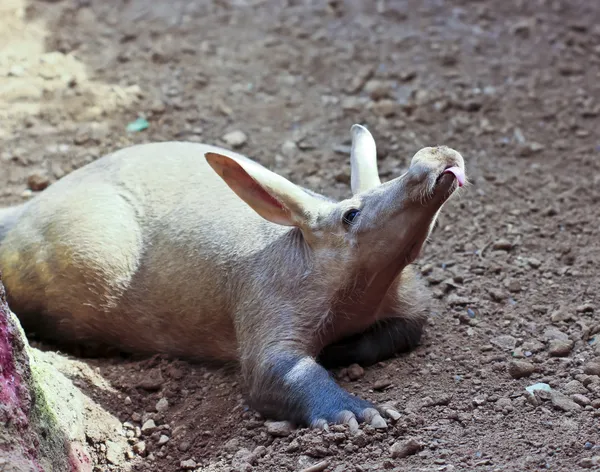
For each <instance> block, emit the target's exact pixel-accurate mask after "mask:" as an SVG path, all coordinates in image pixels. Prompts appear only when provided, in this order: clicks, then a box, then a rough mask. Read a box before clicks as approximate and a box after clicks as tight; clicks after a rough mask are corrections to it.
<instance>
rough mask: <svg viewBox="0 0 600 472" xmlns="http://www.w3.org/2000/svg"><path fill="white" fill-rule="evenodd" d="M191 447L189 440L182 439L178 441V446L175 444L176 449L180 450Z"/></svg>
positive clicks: (184, 450) (186, 449)
mask: <svg viewBox="0 0 600 472" xmlns="http://www.w3.org/2000/svg"><path fill="white" fill-rule="evenodd" d="M191 447H192V444H191V443H190V442H189V441H182V442H180V443H179V446H177V449H179V450H180V451H181V452H187V451H189V450H190V448H191Z"/></svg>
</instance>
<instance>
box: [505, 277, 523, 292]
mask: <svg viewBox="0 0 600 472" xmlns="http://www.w3.org/2000/svg"><path fill="white" fill-rule="evenodd" d="M506 288H507V289H508V291H509V292H511V293H518V292H520V291H521V284H520V283H519V281H518V280H514V279H513V280H509V281H508V282H507V283H506Z"/></svg>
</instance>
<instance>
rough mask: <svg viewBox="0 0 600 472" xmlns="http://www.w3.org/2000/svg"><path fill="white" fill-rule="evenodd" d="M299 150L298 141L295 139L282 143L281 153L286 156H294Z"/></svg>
mask: <svg viewBox="0 0 600 472" xmlns="http://www.w3.org/2000/svg"><path fill="white" fill-rule="evenodd" d="M297 152H298V146H296V143H295V142H294V141H285V142H284V143H283V144H282V145H281V154H283V155H284V156H285V157H288V158H291V157H294V156H295V155H296V153H297Z"/></svg>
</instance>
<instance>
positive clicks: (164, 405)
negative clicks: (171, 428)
mask: <svg viewBox="0 0 600 472" xmlns="http://www.w3.org/2000/svg"><path fill="white" fill-rule="evenodd" d="M155 408H156V411H158V412H159V413H160V412H163V411H165V410H167V409H168V408H169V401H168V400H167V399H166V398H161V399H160V400H158V402H156V407H155Z"/></svg>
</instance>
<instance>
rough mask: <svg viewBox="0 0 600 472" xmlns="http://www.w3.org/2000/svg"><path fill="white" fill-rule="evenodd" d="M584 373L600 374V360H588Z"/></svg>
mask: <svg viewBox="0 0 600 472" xmlns="http://www.w3.org/2000/svg"><path fill="white" fill-rule="evenodd" d="M583 373H584V374H587V375H597V376H600V362H597V361H593V362H588V363H587V364H586V365H585V367H584V368H583Z"/></svg>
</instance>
